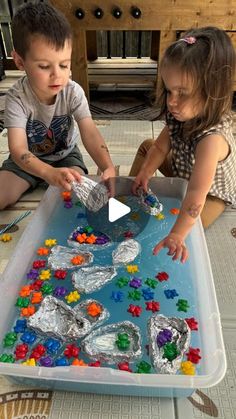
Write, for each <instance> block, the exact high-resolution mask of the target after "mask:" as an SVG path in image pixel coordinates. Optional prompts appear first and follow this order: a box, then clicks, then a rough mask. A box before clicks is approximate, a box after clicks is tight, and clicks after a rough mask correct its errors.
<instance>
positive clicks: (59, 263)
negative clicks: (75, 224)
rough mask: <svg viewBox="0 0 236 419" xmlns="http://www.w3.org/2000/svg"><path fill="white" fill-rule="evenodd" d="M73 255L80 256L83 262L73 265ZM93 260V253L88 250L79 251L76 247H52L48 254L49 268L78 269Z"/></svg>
mask: <svg viewBox="0 0 236 419" xmlns="http://www.w3.org/2000/svg"><path fill="white" fill-rule="evenodd" d="M75 256H82V257H83V258H84V263H82V264H81V265H74V264H73V263H72V262H71V259H72V258H73V257H75ZM92 262H93V254H92V253H90V252H81V251H79V250H77V249H71V248H69V247H65V246H54V247H52V250H51V253H50V255H49V256H48V265H49V266H50V268H51V269H55V270H56V269H78V267H80V266H84V265H88V264H89V263H92Z"/></svg>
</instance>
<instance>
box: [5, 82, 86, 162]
mask: <svg viewBox="0 0 236 419" xmlns="http://www.w3.org/2000/svg"><path fill="white" fill-rule="evenodd" d="M87 117H91V113H90V110H89V106H88V102H87V99H86V97H85V94H84V91H83V89H82V88H81V87H80V86H79V84H77V83H76V82H74V81H72V80H70V81H69V83H68V84H67V86H65V87H64V89H63V90H61V91H60V92H59V93H58V94H57V97H56V100H55V103H54V104H53V105H45V104H43V103H41V102H40V101H39V100H38V98H37V96H36V95H35V94H34V92H33V91H32V89H31V87H30V85H29V81H28V79H27V76H25V77H22V78H21V79H19V80H18V81H17V82H16V83H15V84H14V85H13V86H12V87H11V88H10V89H9V91H8V93H7V97H6V107H5V127H6V128H23V129H25V131H26V135H27V139H28V147H29V150H30V151H31V152H32V153H33V154H34V155H35V156H37V157H41V156H43V158H44V160H50V161H57V160H61V159H63V158H64V157H66V156H67V155H68V154H69V153H70V152H71V150H72V149H73V148H74V147H75V145H76V143H77V141H78V137H79V132H78V127H77V124H76V122H75V120H76V121H79V120H81V119H83V118H87ZM16 141H17V138H16Z"/></svg>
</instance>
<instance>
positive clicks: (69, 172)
mask: <svg viewBox="0 0 236 419" xmlns="http://www.w3.org/2000/svg"><path fill="white" fill-rule="evenodd" d="M8 145H9V150H10V154H11V158H12V160H13V161H14V162H15V163H16V164H17V165H18V166H19V167H20V168H21V169H23V170H24V171H25V172H27V173H30V174H31V175H33V176H37V177H39V178H41V179H44V180H45V181H46V182H47V183H48V184H51V185H55V186H61V187H62V188H65V189H67V190H70V189H71V186H70V182H72V181H73V180H74V179H77V180H78V181H80V174H79V173H78V172H77V171H76V170H73V169H70V168H66V167H65V168H54V167H52V166H50V164H47V163H44V162H43V161H41V160H40V159H39V158H38V157H36V156H35V155H34V154H33V153H31V152H30V151H29V148H28V143H27V137H26V133H25V130H24V129H23V128H8Z"/></svg>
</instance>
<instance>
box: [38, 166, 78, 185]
mask: <svg viewBox="0 0 236 419" xmlns="http://www.w3.org/2000/svg"><path fill="white" fill-rule="evenodd" d="M44 180H45V181H46V182H47V183H48V184H49V185H54V186H59V187H61V188H63V189H65V190H66V191H71V182H73V180H76V181H77V182H81V175H80V173H79V172H77V170H75V169H72V168H70V167H52V166H49V168H48V170H47V175H46V176H45V177H44Z"/></svg>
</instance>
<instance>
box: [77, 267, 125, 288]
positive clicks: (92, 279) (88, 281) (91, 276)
mask: <svg viewBox="0 0 236 419" xmlns="http://www.w3.org/2000/svg"><path fill="white" fill-rule="evenodd" d="M116 275H117V272H116V269H115V268H114V266H89V267H86V268H81V269H79V270H78V271H75V272H73V274H72V283H73V285H74V288H76V289H77V290H78V291H79V292H80V293H85V294H88V293H90V292H93V291H98V290H100V289H101V288H102V287H103V286H104V285H106V284H107V283H108V282H110V281H111V280H112V279H113V278H114V277H115V276H116Z"/></svg>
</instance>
